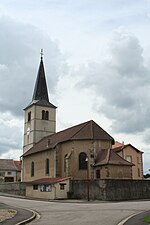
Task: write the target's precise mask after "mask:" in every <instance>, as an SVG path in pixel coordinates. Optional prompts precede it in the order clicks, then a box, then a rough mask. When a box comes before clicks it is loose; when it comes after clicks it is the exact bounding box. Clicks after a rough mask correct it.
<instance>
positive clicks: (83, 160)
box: [79, 152, 87, 170]
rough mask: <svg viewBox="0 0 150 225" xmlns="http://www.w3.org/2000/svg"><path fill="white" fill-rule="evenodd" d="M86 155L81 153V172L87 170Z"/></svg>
mask: <svg viewBox="0 0 150 225" xmlns="http://www.w3.org/2000/svg"><path fill="white" fill-rule="evenodd" d="M86 157H87V155H86V153H85V152H81V153H80V154H79V170H87V161H86Z"/></svg>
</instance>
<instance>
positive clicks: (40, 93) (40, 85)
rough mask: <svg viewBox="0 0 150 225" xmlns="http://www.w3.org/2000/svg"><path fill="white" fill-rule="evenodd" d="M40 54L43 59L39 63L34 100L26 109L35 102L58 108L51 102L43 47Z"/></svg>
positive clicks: (35, 103)
mask: <svg viewBox="0 0 150 225" xmlns="http://www.w3.org/2000/svg"><path fill="white" fill-rule="evenodd" d="M40 54H41V61H40V65H39V70H38V74H37V79H36V83H35V87H34V93H33V97H32V102H31V103H30V104H29V105H28V106H27V107H26V108H25V109H24V110H26V109H27V108H28V107H30V106H31V105H33V104H34V105H41V106H48V107H51V108H57V107H56V106H55V105H53V104H52V103H50V102H49V97H48V89H47V84H46V77H45V71H44V64H43V49H41V52H40Z"/></svg>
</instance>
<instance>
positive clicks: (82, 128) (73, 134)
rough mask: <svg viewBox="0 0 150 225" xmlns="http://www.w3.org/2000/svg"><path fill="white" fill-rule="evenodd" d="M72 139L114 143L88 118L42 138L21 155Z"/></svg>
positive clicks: (52, 146)
mask: <svg viewBox="0 0 150 225" xmlns="http://www.w3.org/2000/svg"><path fill="white" fill-rule="evenodd" d="M72 140H108V141H111V143H112V144H113V143H114V139H113V138H112V137H111V136H110V135H109V134H108V133H107V132H106V131H104V130H103V129H102V128H101V127H100V126H99V125H98V124H96V123H95V122H94V121H93V120H90V121H87V122H84V123H81V124H78V125H76V126H73V127H70V128H68V129H65V130H63V131H60V132H57V133H55V134H52V135H49V136H47V137H45V138H43V139H42V140H41V141H39V142H38V143H36V144H35V145H34V146H33V147H32V148H31V149H29V150H28V151H27V152H25V153H24V154H23V156H28V155H31V154H34V153H37V152H41V151H44V150H47V149H50V148H51V149H52V148H54V147H55V146H56V145H57V144H59V143H62V142H65V141H72ZM48 143H49V145H48Z"/></svg>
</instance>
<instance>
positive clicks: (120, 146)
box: [112, 141, 143, 153]
mask: <svg viewBox="0 0 150 225" xmlns="http://www.w3.org/2000/svg"><path fill="white" fill-rule="evenodd" d="M128 146H130V147H131V148H133V149H134V150H136V151H137V152H141V153H143V152H142V151H140V150H139V149H137V148H135V147H134V146H133V145H131V144H124V143H120V142H118V141H116V142H115V144H114V145H112V149H113V150H114V151H115V152H120V151H121V150H122V149H124V148H126V147H128Z"/></svg>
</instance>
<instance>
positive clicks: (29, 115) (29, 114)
mask: <svg viewBox="0 0 150 225" xmlns="http://www.w3.org/2000/svg"><path fill="white" fill-rule="evenodd" d="M29 121H31V112H28V122H29Z"/></svg>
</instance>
